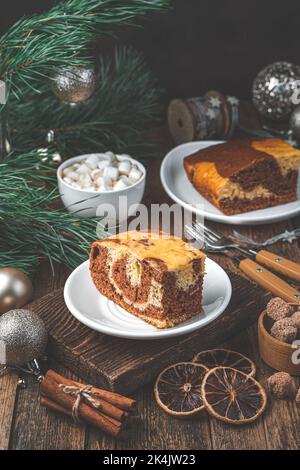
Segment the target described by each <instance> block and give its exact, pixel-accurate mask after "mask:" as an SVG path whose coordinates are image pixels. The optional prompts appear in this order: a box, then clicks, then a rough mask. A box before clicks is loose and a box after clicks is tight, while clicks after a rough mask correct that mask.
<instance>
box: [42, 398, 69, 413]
mask: <svg viewBox="0 0 300 470" xmlns="http://www.w3.org/2000/svg"><path fill="white" fill-rule="evenodd" d="M40 404H41V406H44V407H45V408H50V409H51V410H53V411H57V413H62V414H64V415H67V416H72V411H71V410H67V409H66V408H64V407H63V406H61V405H59V404H58V403H56V402H55V401H53V400H51V399H50V398H48V397H45V396H44V395H42V396H41V399H40Z"/></svg>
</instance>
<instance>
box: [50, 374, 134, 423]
mask: <svg viewBox="0 0 300 470" xmlns="http://www.w3.org/2000/svg"><path fill="white" fill-rule="evenodd" d="M47 375H48V377H51V378H52V379H53V380H54V381H55V382H57V384H58V385H59V384H63V385H66V386H68V385H75V386H77V387H80V388H81V387H84V385H83V384H81V383H79V382H75V381H74V380H69V379H66V378H65V377H63V376H61V375H59V374H57V373H56V372H54V371H52V370H49V371H48V372H47ZM99 411H101V412H102V413H103V414H105V415H107V416H110V417H111V418H115V419H117V420H118V421H125V420H126V418H127V416H128V413H127V411H124V410H121V409H120V408H117V407H116V406H114V405H112V404H111V403H108V402H107V401H105V400H103V399H101V409H99Z"/></svg>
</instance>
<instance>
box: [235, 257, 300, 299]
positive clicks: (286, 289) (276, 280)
mask: <svg viewBox="0 0 300 470" xmlns="http://www.w3.org/2000/svg"><path fill="white" fill-rule="evenodd" d="M275 262H276V261H275ZM293 264H296V263H293ZM239 268H240V269H241V271H243V272H244V273H245V274H246V275H247V276H248V277H249V278H250V279H252V280H253V281H254V282H256V283H257V284H259V285H261V286H262V287H264V288H265V289H268V290H269V291H271V292H272V293H273V294H274V295H275V296H278V297H281V298H282V299H283V300H285V301H286V302H289V303H293V304H296V303H298V304H299V305H300V292H299V291H297V289H295V288H294V287H292V286H291V285H290V284H288V283H287V282H285V281H284V280H283V279H281V278H280V277H278V276H276V275H275V274H273V273H272V272H271V271H269V270H268V269H266V268H264V267H263V266H261V265H260V264H258V263H256V262H255V261H253V260H252V259H249V258H245V259H243V260H240V261H239Z"/></svg>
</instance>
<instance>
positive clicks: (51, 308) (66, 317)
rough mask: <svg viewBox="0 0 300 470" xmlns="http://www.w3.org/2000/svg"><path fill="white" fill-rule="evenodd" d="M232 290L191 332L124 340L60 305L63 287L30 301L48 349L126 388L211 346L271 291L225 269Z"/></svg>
mask: <svg viewBox="0 0 300 470" xmlns="http://www.w3.org/2000/svg"><path fill="white" fill-rule="evenodd" d="M229 276H230V279H231V282H232V288H233V295H232V299H231V301H230V304H229V306H228V307H227V309H226V311H225V312H224V314H223V315H221V316H220V317H219V318H218V319H216V320H215V321H214V322H212V323H210V324H209V325H207V326H205V327H204V328H201V329H200V330H198V331H195V332H193V333H190V334H187V335H184V336H179V337H176V338H172V339H167V340H166V339H162V340H153V341H145V340H131V339H130V340H129V339H128V340H127V339H123V338H114V337H112V336H107V335H104V334H101V333H97V332H95V331H93V330H91V329H89V328H88V327H86V326H84V325H82V324H81V323H80V322H79V321H78V320H76V319H75V318H74V317H73V316H72V315H71V313H70V312H69V311H68V309H67V307H66V306H65V303H64V299H63V289H59V290H57V291H55V292H53V293H51V294H48V295H46V296H45V297H42V298H41V299H39V300H37V301H35V302H33V303H32V304H30V305H29V308H31V309H32V310H33V311H34V312H36V313H37V314H39V315H40V316H41V317H42V318H43V320H44V321H45V323H46V327H47V329H48V332H49V346H48V347H49V353H50V354H51V355H52V356H53V357H54V358H55V359H56V360H58V362H60V363H62V364H63V365H65V366H66V367H68V368H69V369H70V370H71V371H73V372H74V373H76V374H77V375H79V376H80V377H81V378H82V379H83V380H84V381H85V382H87V383H91V384H95V385H99V386H102V387H105V388H107V389H110V390H114V391H117V392H120V393H124V394H128V393H130V392H132V391H133V390H134V389H136V388H138V387H141V386H142V385H144V384H146V383H148V382H150V381H152V380H153V379H154V378H155V377H156V376H157V374H158V373H159V372H160V371H161V370H163V369H164V368H165V367H167V366H168V365H170V364H172V363H174V362H177V361H182V360H190V359H191V358H192V357H193V356H194V354H195V353H196V352H198V351H200V350H204V349H208V348H211V347H216V346H217V345H219V344H221V343H222V342H223V341H225V340H227V339H229V338H230V337H231V336H233V335H234V334H236V333H238V332H239V331H241V330H244V329H245V328H247V327H248V326H249V325H250V324H252V323H253V322H254V321H256V320H257V318H258V315H259V313H260V312H261V311H262V310H263V308H264V307H265V305H266V303H267V302H268V300H269V298H270V294H268V292H267V291H265V290H263V289H262V288H261V287H259V286H257V285H256V284H253V283H251V282H250V281H248V280H247V279H245V278H243V277H241V276H239V275H237V274H234V273H229Z"/></svg>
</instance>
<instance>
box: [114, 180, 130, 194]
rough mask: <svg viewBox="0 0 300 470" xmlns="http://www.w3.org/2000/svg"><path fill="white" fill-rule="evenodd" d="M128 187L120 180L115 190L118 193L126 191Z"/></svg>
mask: <svg viewBox="0 0 300 470" xmlns="http://www.w3.org/2000/svg"><path fill="white" fill-rule="evenodd" d="M127 187H128V185H127V184H125V182H124V181H123V180H122V179H120V180H118V181H117V182H116V184H115V185H114V189H115V190H116V191H120V190H121V189H125V188H127Z"/></svg>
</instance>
